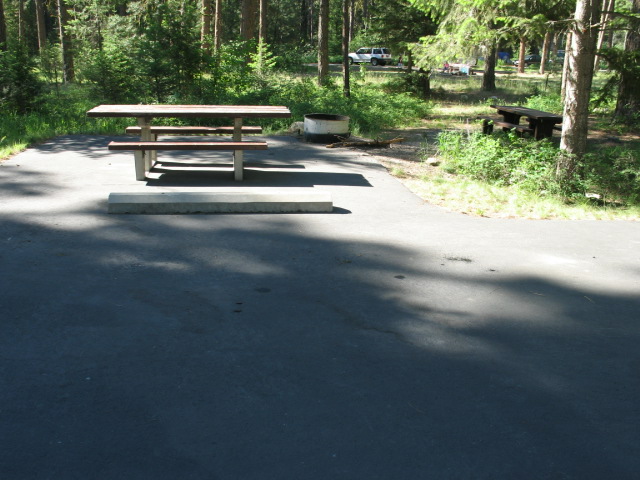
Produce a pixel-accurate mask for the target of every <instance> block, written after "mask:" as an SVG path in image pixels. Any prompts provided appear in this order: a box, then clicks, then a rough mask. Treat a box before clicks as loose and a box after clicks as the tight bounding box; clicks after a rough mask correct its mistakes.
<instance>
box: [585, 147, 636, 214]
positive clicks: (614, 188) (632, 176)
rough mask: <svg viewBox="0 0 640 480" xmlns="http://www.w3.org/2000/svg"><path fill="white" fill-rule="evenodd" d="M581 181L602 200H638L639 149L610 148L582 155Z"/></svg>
mask: <svg viewBox="0 0 640 480" xmlns="http://www.w3.org/2000/svg"><path fill="white" fill-rule="evenodd" d="M582 170H583V177H584V183H585V186H586V188H587V190H588V191H589V192H590V193H591V192H592V193H596V194H598V195H600V197H601V199H602V200H603V201H604V202H614V203H627V204H639V203H640V152H638V151H634V150H631V149H628V148H620V147H618V148H613V149H606V150H604V149H603V150H601V151H598V152H594V153H589V154H587V155H585V157H584V159H583V162H582Z"/></svg>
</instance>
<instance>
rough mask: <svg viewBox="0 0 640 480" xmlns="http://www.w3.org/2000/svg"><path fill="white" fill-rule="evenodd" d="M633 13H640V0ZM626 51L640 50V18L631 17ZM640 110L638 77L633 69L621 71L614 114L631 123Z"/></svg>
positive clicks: (632, 5) (625, 46)
mask: <svg viewBox="0 0 640 480" xmlns="http://www.w3.org/2000/svg"><path fill="white" fill-rule="evenodd" d="M631 13H635V14H638V13H640V0H633V2H632V3H631ZM624 49H625V52H628V53H631V52H638V51H640V20H638V19H637V18H631V19H630V20H629V31H628V32H627V38H626V39H625V42H624ZM638 112H640V89H639V88H638V78H637V77H636V76H635V75H634V74H633V72H631V71H623V72H621V78H620V87H619V89H618V100H617V102H616V110H615V113H614V115H615V116H616V118H617V119H620V120H622V121H623V122H628V123H631V122H633V120H634V117H636V120H637V116H638Z"/></svg>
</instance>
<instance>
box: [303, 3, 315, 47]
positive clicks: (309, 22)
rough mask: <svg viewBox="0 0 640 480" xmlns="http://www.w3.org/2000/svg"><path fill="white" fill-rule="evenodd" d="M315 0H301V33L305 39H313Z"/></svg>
mask: <svg viewBox="0 0 640 480" xmlns="http://www.w3.org/2000/svg"><path fill="white" fill-rule="evenodd" d="M313 6H314V1H313V0H302V2H300V7H301V9H302V10H301V12H300V34H301V38H302V39H304V40H307V41H308V40H312V39H313Z"/></svg>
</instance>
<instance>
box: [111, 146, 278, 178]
mask: <svg viewBox="0 0 640 480" xmlns="http://www.w3.org/2000/svg"><path fill="white" fill-rule="evenodd" d="M108 148H109V150H120V151H122V150H133V151H134V158H135V166H136V180H145V179H146V178H147V173H146V172H147V171H148V170H151V168H152V167H153V165H152V163H151V158H152V155H151V153H152V152H156V151H158V150H232V151H234V152H235V151H243V150H266V149H267V142H229V141H227V142H169V141H166V142H151V141H149V142H143V141H138V142H110V143H109V145H108ZM235 160H236V158H235V155H234V169H235V168H240V169H241V168H242V165H236V162H235ZM240 163H241V162H240Z"/></svg>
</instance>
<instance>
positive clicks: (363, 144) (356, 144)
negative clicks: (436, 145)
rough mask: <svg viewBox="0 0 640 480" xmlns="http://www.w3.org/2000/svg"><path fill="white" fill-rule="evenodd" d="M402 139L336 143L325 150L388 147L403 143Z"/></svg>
mask: <svg viewBox="0 0 640 480" xmlns="http://www.w3.org/2000/svg"><path fill="white" fill-rule="evenodd" d="M404 140H405V139H404V138H402V137H396V138H392V139H391V140H377V139H376V140H371V141H364V142H347V141H344V142H337V143H331V144H329V145H327V148H337V147H373V148H375V147H388V146H390V145H391V144H392V143H399V142H404Z"/></svg>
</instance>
